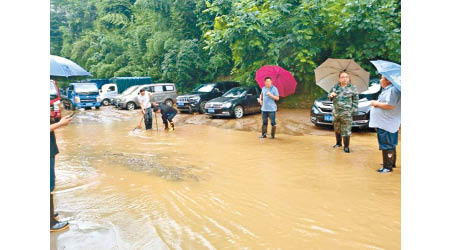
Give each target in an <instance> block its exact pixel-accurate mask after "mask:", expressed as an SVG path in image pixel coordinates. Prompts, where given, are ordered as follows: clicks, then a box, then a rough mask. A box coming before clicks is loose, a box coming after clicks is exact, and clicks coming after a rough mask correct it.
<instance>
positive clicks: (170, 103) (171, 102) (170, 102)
mask: <svg viewBox="0 0 450 250" xmlns="http://www.w3.org/2000/svg"><path fill="white" fill-rule="evenodd" d="M164 103H165V104H166V105H167V106H169V107H173V101H172V100H170V99H167V100H166V101H165V102H164Z"/></svg>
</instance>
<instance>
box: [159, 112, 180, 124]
mask: <svg viewBox="0 0 450 250" xmlns="http://www.w3.org/2000/svg"><path fill="white" fill-rule="evenodd" d="M176 115H177V111H175V112H169V113H165V114H162V115H161V118H162V120H163V123H164V124H166V123H167V121H169V122H172V119H173V118H174V117H175V116H176Z"/></svg>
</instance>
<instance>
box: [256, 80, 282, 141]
mask: <svg viewBox="0 0 450 250" xmlns="http://www.w3.org/2000/svg"><path fill="white" fill-rule="evenodd" d="M278 100H280V96H279V94H278V89H277V87H275V86H273V84H272V78H270V77H265V78H264V87H263V88H262V90H261V95H259V98H258V102H259V105H261V106H262V107H261V114H262V121H263V125H262V134H261V136H260V137H259V138H266V137H267V123H268V120H267V119H268V118H269V117H270V125H271V126H272V131H271V135H270V139H275V132H276V129H277V123H276V121H275V113H276V112H277V104H276V103H275V101H278Z"/></svg>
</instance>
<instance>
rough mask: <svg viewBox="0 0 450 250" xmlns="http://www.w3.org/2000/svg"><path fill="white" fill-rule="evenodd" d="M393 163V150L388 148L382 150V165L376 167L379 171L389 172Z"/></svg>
mask: <svg viewBox="0 0 450 250" xmlns="http://www.w3.org/2000/svg"><path fill="white" fill-rule="evenodd" d="M393 165H394V150H393V149H388V150H383V167H382V168H380V169H378V170H377V171H378V172H379V173H389V172H392V167H393Z"/></svg>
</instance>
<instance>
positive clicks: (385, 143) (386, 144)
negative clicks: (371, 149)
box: [377, 128, 398, 150]
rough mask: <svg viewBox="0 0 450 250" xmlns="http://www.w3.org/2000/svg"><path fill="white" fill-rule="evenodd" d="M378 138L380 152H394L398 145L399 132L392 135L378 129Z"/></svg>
mask: <svg viewBox="0 0 450 250" xmlns="http://www.w3.org/2000/svg"><path fill="white" fill-rule="evenodd" d="M377 138H378V146H379V149H380V150H390V149H392V150H394V149H395V147H396V146H397V144H398V131H397V132H395V133H390V132H388V131H386V130H384V129H381V128H377Z"/></svg>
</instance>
